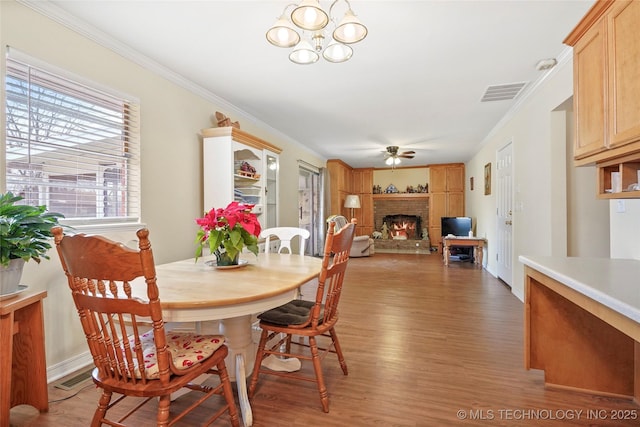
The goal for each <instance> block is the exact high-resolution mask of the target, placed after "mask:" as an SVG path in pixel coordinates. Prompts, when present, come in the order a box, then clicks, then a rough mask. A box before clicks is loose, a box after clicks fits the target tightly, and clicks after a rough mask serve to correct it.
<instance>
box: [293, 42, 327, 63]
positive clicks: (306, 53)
mask: <svg viewBox="0 0 640 427" xmlns="http://www.w3.org/2000/svg"><path fill="white" fill-rule="evenodd" d="M289 59H290V60H291V61H292V62H295V63H296V64H302V65H306V64H313V63H314V62H317V61H318V59H320V55H318V53H317V52H316V51H315V50H314V49H313V47H311V44H310V43H309V42H308V41H306V40H304V39H302V40H301V41H300V43H298V44H297V45H296V47H295V48H293V51H292V52H291V53H290V54H289Z"/></svg>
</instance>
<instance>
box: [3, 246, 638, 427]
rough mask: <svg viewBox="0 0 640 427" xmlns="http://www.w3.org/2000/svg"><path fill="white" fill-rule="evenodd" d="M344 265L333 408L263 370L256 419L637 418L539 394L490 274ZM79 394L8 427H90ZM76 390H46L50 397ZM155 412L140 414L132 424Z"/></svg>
mask: <svg viewBox="0 0 640 427" xmlns="http://www.w3.org/2000/svg"><path fill="white" fill-rule="evenodd" d="M349 262H350V264H349V267H348V272H347V277H346V280H345V289H344V291H343V294H342V301H341V303H340V304H341V318H340V321H339V322H338V325H337V327H336V329H337V332H338V334H339V338H340V342H341V344H342V349H343V351H344V354H345V358H346V362H347V365H348V368H349V375H348V376H344V375H343V374H342V371H341V369H340V366H339V364H338V362H337V359H336V358H334V357H333V355H330V356H329V357H327V358H326V359H325V360H324V362H323V369H324V373H325V380H326V382H327V388H328V390H329V397H330V405H331V406H330V413H328V414H325V413H323V412H322V409H321V406H320V400H319V397H318V393H317V391H316V388H315V384H312V383H304V382H299V381H296V382H291V383H290V382H287V381H286V380H284V379H282V378H277V377H271V376H262V377H261V380H260V383H259V385H258V389H257V391H256V396H255V398H254V399H253V401H252V407H253V416H254V424H253V425H254V426H256V427H265V426H270V427H271V426H283V427H284V426H287V427H291V426H301V427H302V426H305V427H308V426H318V425H324V426H384V427H386V426H425V427H426V426H544V427H552V426H566V425H572V426H638V425H640V406H638V405H637V404H635V403H634V402H632V401H629V400H623V399H614V398H606V397H598V396H591V395H588V394H582V393H575V392H570V391H564V390H557V389H545V387H544V378H543V373H542V372H540V371H527V370H525V369H524V368H523V365H524V362H523V360H524V356H523V304H522V303H521V302H520V301H519V300H518V299H517V298H516V297H515V296H513V295H512V294H511V292H510V290H509V289H508V288H507V287H506V286H505V285H504V284H503V283H502V282H500V281H499V280H497V279H495V278H494V277H493V276H491V275H490V274H489V273H487V272H486V271H484V270H480V269H476V268H473V265H472V264H469V263H452V265H451V266H450V267H449V268H444V267H443V266H442V260H441V258H440V256H439V255H437V254H434V255H409V254H382V253H381V254H378V253H376V254H375V255H374V256H373V257H371V258H352V259H351V260H350V261H349ZM161 297H162V296H161ZM308 368H310V367H307V366H303V369H308ZM80 390H81V391H80V392H79V393H78V394H77V395H76V396H74V397H71V398H69V399H67V400H63V401H60V402H52V403H51V404H50V410H49V413H47V414H38V413H37V411H35V410H33V409H32V408H29V407H19V408H15V409H14V410H13V411H12V417H11V425H12V426H16V427H18V426H20V427H22V426H44V427H49V426H50V427H53V426H56V427H59V426H66V427H76V426H77V427H85V426H87V425H88V423H89V421H90V419H91V416H92V414H93V411H94V408H95V405H96V403H97V401H98V392H97V391H96V389H95V388H94V387H93V385H90V386H88V387H85V388H81V389H80ZM77 391H78V390H72V391H69V392H64V391H62V390H58V389H55V388H54V387H53V386H50V399H51V400H54V399H60V398H62V397H64V396H65V395H73V394H74V393H76V392H77ZM188 399H189V397H188V395H187V396H184V397H183V398H181V399H179V400H178V401H177V402H175V403H177V404H180V405H182V404H186V402H185V401H186V400H188ZM210 406H215V403H214V404H212V405H210ZM625 417H626V418H628V419H620V418H625ZM152 419H153V415H152V414H151V412H148V413H146V414H141V415H139V416H138V417H137V418H136V419H135V420H134V421H133V424H132V425H135V426H137V427H141V426H148V425H153V422H152V421H150V420H152ZM194 424H195V423H194V422H193V421H191V422H189V421H187V422H185V423H184V424H182V425H186V426H190V425H194ZM216 425H225V423H224V421H222V422H218V423H217V424H216Z"/></svg>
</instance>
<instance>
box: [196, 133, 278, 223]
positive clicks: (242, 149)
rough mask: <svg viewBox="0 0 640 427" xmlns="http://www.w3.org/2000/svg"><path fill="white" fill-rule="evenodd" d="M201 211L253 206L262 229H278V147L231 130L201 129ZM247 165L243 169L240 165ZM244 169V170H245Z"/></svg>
mask: <svg viewBox="0 0 640 427" xmlns="http://www.w3.org/2000/svg"><path fill="white" fill-rule="evenodd" d="M201 135H202V138H203V178H204V182H203V192H204V195H203V199H204V210H205V211H208V210H209V209H211V208H224V207H225V206H227V205H228V204H229V203H231V202H232V201H234V200H236V201H240V202H244V203H247V204H253V205H255V207H254V209H253V212H254V213H255V214H257V216H258V220H259V221H260V225H261V226H262V227H263V228H267V227H275V226H277V216H278V212H277V207H278V203H277V201H278V172H277V171H278V155H279V154H280V152H281V151H282V150H281V149H280V148H279V147H276V146H275V145H272V144H270V143H268V142H266V141H263V140H261V139H259V138H257V137H254V136H252V135H250V134H248V133H246V132H243V131H241V130H240V129H236V128H234V127H220V128H210V129H203V130H202V131H201ZM244 162H246V163H248V164H249V165H250V168H248V169H249V170H243V167H242V164H243V163H244ZM245 169H247V168H245Z"/></svg>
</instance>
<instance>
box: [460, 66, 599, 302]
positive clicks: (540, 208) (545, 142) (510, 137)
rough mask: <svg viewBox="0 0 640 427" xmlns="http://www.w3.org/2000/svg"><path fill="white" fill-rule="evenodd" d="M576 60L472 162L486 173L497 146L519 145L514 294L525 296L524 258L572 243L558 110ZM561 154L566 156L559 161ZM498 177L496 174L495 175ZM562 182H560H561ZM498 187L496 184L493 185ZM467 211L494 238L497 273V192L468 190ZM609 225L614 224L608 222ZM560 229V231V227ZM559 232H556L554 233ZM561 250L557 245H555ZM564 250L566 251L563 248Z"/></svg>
mask: <svg viewBox="0 0 640 427" xmlns="http://www.w3.org/2000/svg"><path fill="white" fill-rule="evenodd" d="M572 75H573V74H572V62H571V61H570V60H568V61H565V62H564V63H561V64H559V65H558V66H557V67H556V69H555V70H554V72H553V74H552V75H550V77H549V78H547V79H546V80H545V81H544V82H542V83H541V84H540V85H539V86H538V87H537V88H536V91H535V94H534V96H531V97H528V98H525V99H524V101H520V104H518V106H517V108H516V109H515V110H514V112H513V113H512V115H511V116H510V117H509V118H508V119H505V120H504V121H503V122H502V123H501V124H500V126H498V127H497V128H496V129H494V130H493V132H492V134H491V135H490V136H489V137H488V138H487V140H486V141H485V143H484V145H483V147H482V148H481V149H480V150H479V152H478V153H477V154H476V155H475V156H474V157H473V159H471V161H469V162H468V164H467V175H468V176H475V177H482V176H483V175H482V171H483V169H484V165H485V164H486V163H488V162H492V163H493V164H495V158H496V152H497V150H498V149H499V148H500V147H502V146H503V145H505V144H506V143H507V142H508V141H512V143H513V169H514V173H513V188H514V195H513V196H514V203H513V206H514V209H513V224H514V225H513V260H512V264H513V278H512V283H511V286H512V292H513V293H514V294H515V295H516V296H518V298H520V299H523V295H524V271H523V266H522V264H520V263H519V262H518V257H519V256H520V255H522V254H526V255H551V254H552V252H554V251H558V250H562V249H561V248H563V247H566V246H565V245H566V235H567V234H566V230H565V227H563V226H562V223H563V222H564V221H565V219H566V209H565V208H561V209H558V206H560V205H559V203H561V201H562V200H565V199H566V185H565V179H564V176H563V173H564V170H565V164H566V162H565V160H564V159H565V155H564V154H563V152H564V150H565V143H566V142H565V141H564V140H563V139H562V138H560V137H558V134H559V133H563V132H565V130H564V129H565V126H564V124H563V121H564V120H565V119H563V117H562V116H558V114H557V113H553V112H554V111H555V110H557V109H558V107H560V106H561V105H563V103H564V102H565V101H566V100H567V99H569V98H570V97H571V95H572ZM558 156H560V158H559V159H558ZM494 175H495V174H494ZM558 181H560V182H561V183H560V185H558ZM492 187H494V188H495V186H494V185H493V183H492ZM467 196H468V198H467V208H468V209H467V210H468V212H467V214H468V215H471V216H474V217H476V218H477V224H478V225H477V227H478V229H477V234H478V235H479V236H486V237H487V239H488V242H489V243H488V256H487V266H486V268H487V270H488V271H489V272H491V273H492V274H494V275H495V272H496V245H495V242H496V215H495V212H496V209H495V207H496V199H495V192H492V194H491V195H489V196H484V195H483V193H482V192H481V191H475V190H474V191H473V192H470V191H467ZM603 227H604V228H608V224H604V225H603ZM558 230H560V233H557V231H558ZM554 231H556V233H554ZM554 248H555V249H554ZM559 248H560V249H559Z"/></svg>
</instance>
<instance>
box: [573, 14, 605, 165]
mask: <svg viewBox="0 0 640 427" xmlns="http://www.w3.org/2000/svg"><path fill="white" fill-rule="evenodd" d="M605 39H606V38H605V25H604V21H601V22H600V23H598V24H597V25H594V26H593V27H592V28H591V29H590V30H589V31H588V32H587V33H586V34H585V35H584V37H583V38H582V39H581V40H579V41H578V43H576V45H575V46H574V48H573V61H574V62H573V81H574V94H573V105H574V112H575V117H576V121H575V123H576V137H575V142H574V149H573V155H574V157H575V158H576V159H583V158H586V157H587V156H589V155H592V154H596V153H600V152H602V151H604V150H605V149H606V148H607V147H606V141H607V138H606V135H605V123H606V115H605V114H606V112H605V97H604V95H605V85H606V75H607V74H606V73H607V71H606V67H605V57H606V56H605Z"/></svg>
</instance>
